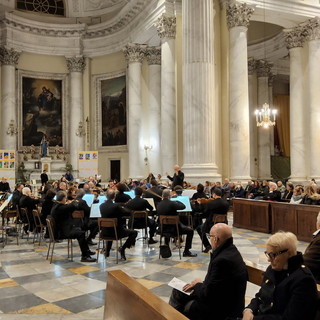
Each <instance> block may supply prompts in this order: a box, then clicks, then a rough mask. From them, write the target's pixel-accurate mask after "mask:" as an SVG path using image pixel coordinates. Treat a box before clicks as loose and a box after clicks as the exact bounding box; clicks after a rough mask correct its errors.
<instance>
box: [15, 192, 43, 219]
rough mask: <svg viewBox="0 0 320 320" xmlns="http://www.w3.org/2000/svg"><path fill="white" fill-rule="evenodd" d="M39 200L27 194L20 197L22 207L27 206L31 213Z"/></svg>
mask: <svg viewBox="0 0 320 320" xmlns="http://www.w3.org/2000/svg"><path fill="white" fill-rule="evenodd" d="M39 202H40V200H39V199H33V198H30V197H28V196H26V195H23V196H21V198H20V201H19V205H20V207H21V208H26V209H27V211H28V213H29V214H30V215H31V214H32V210H33V209H36V204H37V203H39Z"/></svg>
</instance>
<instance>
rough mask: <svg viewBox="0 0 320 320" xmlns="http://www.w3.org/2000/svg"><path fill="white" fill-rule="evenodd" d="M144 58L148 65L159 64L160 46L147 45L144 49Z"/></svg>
mask: <svg viewBox="0 0 320 320" xmlns="http://www.w3.org/2000/svg"><path fill="white" fill-rule="evenodd" d="M146 58H147V61H148V64H149V65H154V64H157V65H160V64H161V47H148V48H147V49H146Z"/></svg>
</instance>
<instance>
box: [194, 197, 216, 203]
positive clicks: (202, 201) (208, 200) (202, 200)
mask: <svg viewBox="0 0 320 320" xmlns="http://www.w3.org/2000/svg"><path fill="white" fill-rule="evenodd" d="M213 200H215V199H214V198H209V199H207V198H199V199H197V200H195V201H197V202H198V203H199V204H208V203H209V202H211V201H213Z"/></svg>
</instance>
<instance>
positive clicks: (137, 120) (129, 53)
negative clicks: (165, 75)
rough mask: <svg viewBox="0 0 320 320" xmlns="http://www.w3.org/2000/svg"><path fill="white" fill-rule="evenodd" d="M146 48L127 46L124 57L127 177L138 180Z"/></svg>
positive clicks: (141, 161)
mask: <svg viewBox="0 0 320 320" xmlns="http://www.w3.org/2000/svg"><path fill="white" fill-rule="evenodd" d="M145 51H146V46H145V45H140V44H128V45H127V46H126V47H125V48H124V49H123V52H124V55H125V57H126V59H127V62H128V78H129V79H128V96H129V98H128V102H129V106H128V111H129V112H128V151H129V177H130V178H135V179H140V178H142V177H143V174H144V170H143V164H144V161H143V159H144V157H145V155H144V145H145V143H144V140H143V135H142V121H141V115H142V94H141V67H142V61H143V59H144V57H145Z"/></svg>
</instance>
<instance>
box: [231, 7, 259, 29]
mask: <svg viewBox="0 0 320 320" xmlns="http://www.w3.org/2000/svg"><path fill="white" fill-rule="evenodd" d="M253 12H254V9H253V8H251V7H249V6H248V5H247V4H246V3H234V4H228V6H227V12H226V13H227V24H228V29H231V28H234V27H246V28H248V26H249V20H250V17H251V15H252V14H253Z"/></svg>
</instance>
